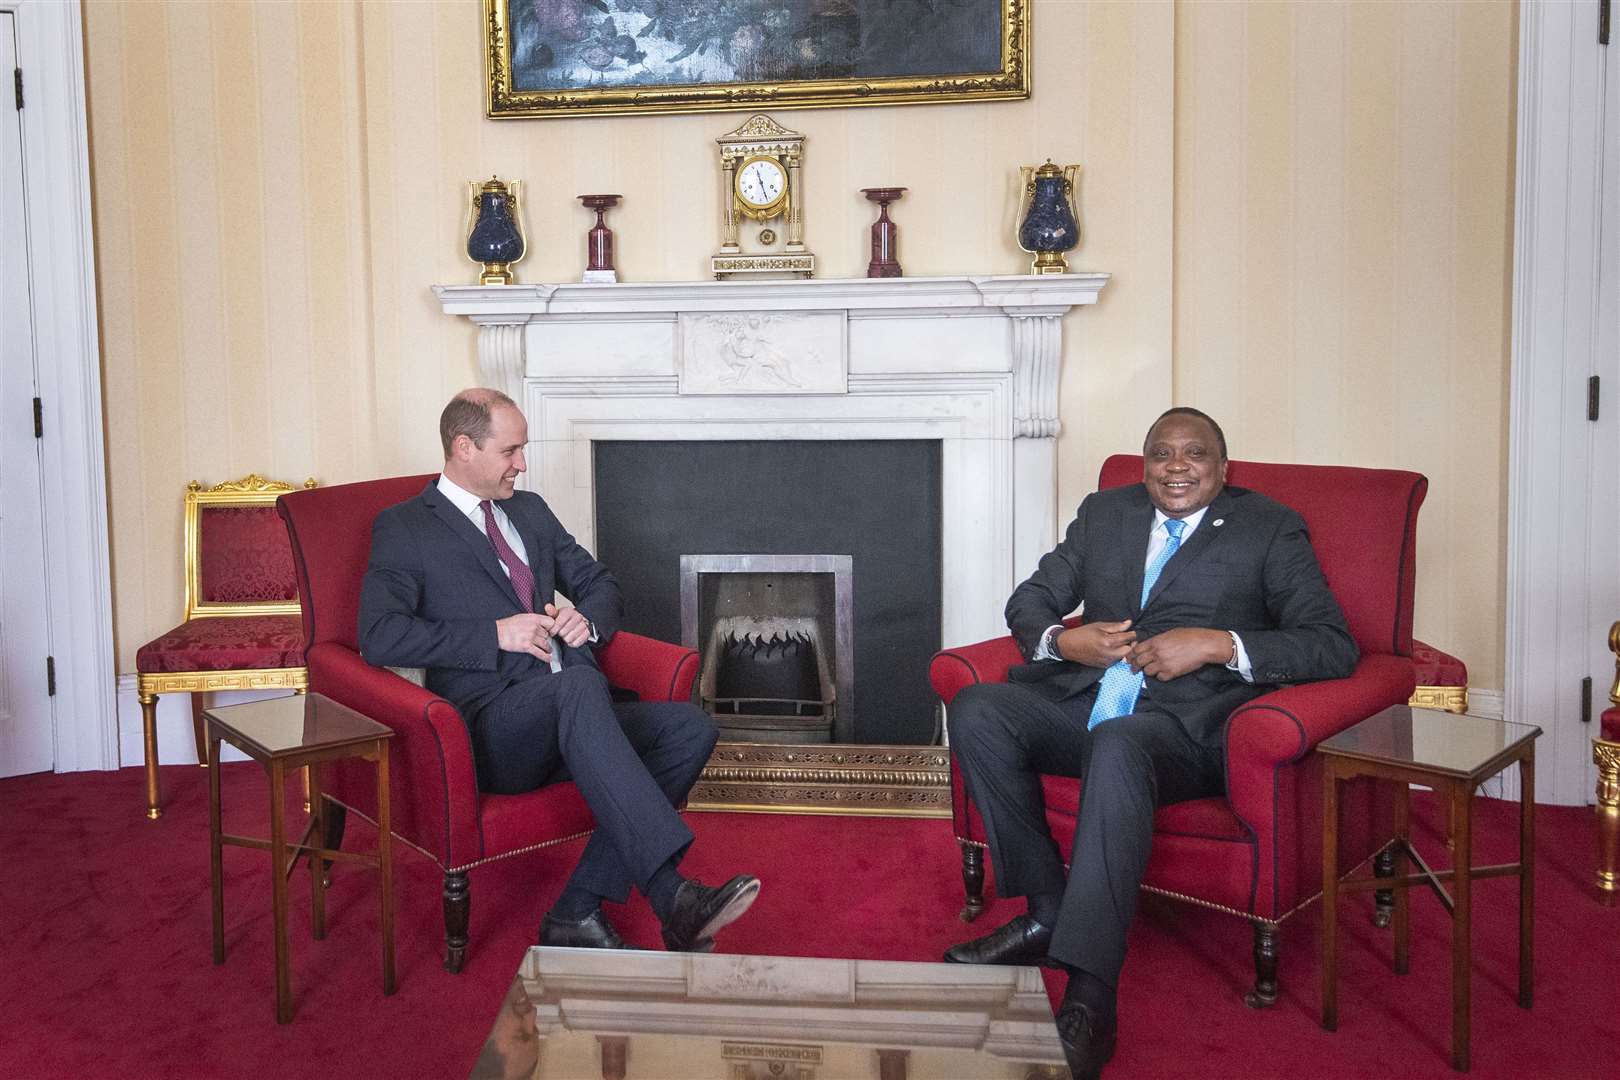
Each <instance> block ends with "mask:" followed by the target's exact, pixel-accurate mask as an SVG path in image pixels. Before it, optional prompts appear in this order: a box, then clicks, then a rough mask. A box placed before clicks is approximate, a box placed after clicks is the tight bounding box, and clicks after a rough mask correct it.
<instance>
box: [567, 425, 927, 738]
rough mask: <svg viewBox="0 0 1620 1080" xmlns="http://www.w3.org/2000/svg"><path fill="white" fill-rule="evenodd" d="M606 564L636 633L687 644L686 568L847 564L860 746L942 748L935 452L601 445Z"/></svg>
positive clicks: (884, 446) (791, 444)
mask: <svg viewBox="0 0 1620 1080" xmlns="http://www.w3.org/2000/svg"><path fill="white" fill-rule="evenodd" d="M592 450H593V465H592V467H593V472H594V483H595V491H596V552H595V554H596V556H597V558H599V559H601V561H602V562H604V563H606V564H607V565H608V567H609V568H611V569H612V571H613V573H614V576H615V577H617V578H618V579H619V583H620V585H621V586H623V588H624V595H625V620H624V628H625V629H627V630H631V631H634V632H635V633H638V634H646V635H648V636H651V637H656V638H661V639H663V640H665V641H679V640H680V639H681V597H680V560H681V556H682V555H695V554H715V555H725V554H761V555H772V554H774V555H803V554H837V555H843V554H847V555H849V556H851V559H852V562H853V574H852V577H853V593H854V632H855V672H854V676H855V692H854V695H853V696H854V699H855V704H856V715H855V717H854V730H855V741H856V742H860V743H896V744H917V743H932V742H936V741H937V740H938V735H939V732H938V724H937V721H936V715H937V709H936V702H935V700H934V697H933V694H932V692H931V691H930V690H929V687H928V679H927V672H928V661H929V658H930V657H931V656H932V655H933V654H934V653H935V652H936V651H937V650H938V649H939V648H940V618H941V581H942V556H941V549H940V537H941V494H940V493H941V476H942V471H941V461H940V444H939V442H938V441H935V440H909V439H907V440H899V439H896V440H891V439H868V440H836V441H834V440H792V441H787V440H750V441H701V442H686V441H682V442H664V441H658V442H654V441H598V442H595V443H593V444H592Z"/></svg>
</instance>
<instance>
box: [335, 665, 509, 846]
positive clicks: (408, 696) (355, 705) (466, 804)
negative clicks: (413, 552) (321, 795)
mask: <svg viewBox="0 0 1620 1080" xmlns="http://www.w3.org/2000/svg"><path fill="white" fill-rule="evenodd" d="M305 663H306V664H307V665H308V666H309V688H310V690H312V691H314V692H316V693H320V694H325V695H326V696H327V697H329V698H331V699H332V700H333V701H336V702H339V703H340V704H343V705H347V706H348V707H349V708H351V709H353V710H355V711H356V712H358V713H363V714H364V715H366V716H369V717H370V718H371V719H373V720H375V721H377V722H378V723H379V724H383V725H384V726H386V727H390V728H392V729H393V730H394V731H395V733H396V735H395V738H394V746H393V749H392V750H391V752H390V756H391V757H392V758H393V760H394V763H395V772H396V773H397V774H398V775H399V777H400V779H399V780H397V781H396V782H395V786H396V788H397V789H398V790H399V791H401V792H404V791H406V790H407V789H406V787H405V785H407V784H408V785H409V789H408V790H409V793H408V794H406V795H403V796H401V797H399V798H397V799H396V801H402V800H403V799H408V800H409V801H411V802H412V803H415V804H417V805H419V806H428V805H431V804H434V803H442V806H440V807H434V810H435V811H437V812H430V813H428V814H426V815H425V816H424V820H423V822H422V824H423V827H424V829H426V830H428V834H427V835H422V836H416V837H411V839H412V840H414V841H415V842H417V843H419V844H421V845H422V846H424V847H426V848H427V849H428V850H429V851H431V852H433V853H434V854H442V856H443V857H444V858H445V860H446V865H453V864H455V863H457V862H460V861H465V860H466V859H467V858H470V857H474V852H476V850H477V847H478V840H477V835H476V825H477V820H478V776H477V772H476V771H475V769H474V766H473V754H472V740H471V738H470V737H469V736H468V734H467V725H466V724H465V723H464V722H463V721H462V718H461V713H460V712H459V711H458V710H457V709H456V707H455V706H454V705H452V704H450V702H448V701H446V700H445V699H443V698H441V697H439V696H438V695H437V694H434V693H433V692H432V691H431V690H426V689H424V688H422V687H420V686H417V685H416V684H414V683H412V682H410V681H409V680H407V679H403V678H401V677H400V676H398V675H395V674H394V673H393V672H391V671H389V670H388V669H387V668H380V667H373V666H372V665H370V664H368V663H366V661H365V660H364V659H362V658H361V656H360V654H359V653H357V652H355V651H354V650H353V649H350V648H348V647H347V646H344V645H339V644H337V643H336V642H331V641H323V642H319V643H317V644H315V645H312V646H311V647H310V648H309V651H308V652H307V653H306V654H305ZM402 835H404V834H403V833H402Z"/></svg>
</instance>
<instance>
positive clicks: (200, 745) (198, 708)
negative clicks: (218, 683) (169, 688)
mask: <svg viewBox="0 0 1620 1080" xmlns="http://www.w3.org/2000/svg"><path fill="white" fill-rule="evenodd" d="M186 696H187V697H189V698H190V699H191V734H192V737H193V738H194V739H196V740H197V764H198V765H200V766H202V767H203V768H205V769H206V768H208V743H207V742H205V741H204V740H203V709H204V708H205V707H206V703H205V702H204V701H203V692H202V691H201V690H193V691H192V692H191V693H189V694H187V695H186ZM304 809H306V810H307V809H309V808H308V807H305V808H304Z"/></svg>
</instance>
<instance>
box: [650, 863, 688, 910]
mask: <svg viewBox="0 0 1620 1080" xmlns="http://www.w3.org/2000/svg"><path fill="white" fill-rule="evenodd" d="M685 880H686V879H685V878H683V877H681V875H680V872H679V871H677V870H676V869H675V860H674V859H670V860H669V861H668V862H666V863H664V865H663V866H660V867H659V868H658V869H657V870H655V871H653V876H652V878H651V879H650V880H649V881H648V882H647V887H646V888H645V889H643V890H642V892H644V893H646V894H647V900H648V901H649V902H650V903H651V904H652V909H653V913H654V914H655V915H657V916H658V921H659V922H665V923H667V922H669V915H670V912H672V911H674V910H675V891H676V890H677V889H679V888H680V887H681V883H682V882H684V881H685Z"/></svg>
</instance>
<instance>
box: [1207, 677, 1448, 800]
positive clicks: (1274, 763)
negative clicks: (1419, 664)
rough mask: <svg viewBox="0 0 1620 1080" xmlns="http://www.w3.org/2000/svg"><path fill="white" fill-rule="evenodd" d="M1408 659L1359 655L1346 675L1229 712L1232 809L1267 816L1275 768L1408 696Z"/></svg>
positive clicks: (1284, 691) (1268, 696)
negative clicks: (1358, 660)
mask: <svg viewBox="0 0 1620 1080" xmlns="http://www.w3.org/2000/svg"><path fill="white" fill-rule="evenodd" d="M1416 681H1417V680H1416V676H1415V674H1414V672H1413V668H1412V662H1411V660H1409V659H1408V658H1406V657H1404V656H1392V655H1389V654H1373V655H1371V656H1363V657H1362V658H1361V661H1360V662H1359V663H1358V664H1357V665H1356V670H1355V673H1354V674H1352V675H1351V676H1350V677H1349V678H1348V679H1329V680H1327V681H1325V682H1313V683H1302V684H1301V685H1299V686H1289V687H1285V688H1283V689H1281V690H1276V691H1273V692H1272V693H1269V694H1264V695H1262V696H1260V697H1257V698H1255V699H1254V700H1253V701H1250V702H1247V703H1245V704H1244V705H1241V706H1239V707H1238V708H1237V709H1236V710H1234V711H1233V713H1232V716H1231V719H1230V720H1229V721H1228V722H1227V728H1226V781H1227V794H1228V798H1230V799H1231V802H1232V808H1233V810H1235V811H1236V812H1237V814H1238V816H1239V817H1241V818H1244V819H1245V820H1249V821H1253V820H1257V819H1258V818H1259V817H1265V816H1269V813H1270V811H1269V809H1268V806H1269V803H1270V801H1271V792H1272V774H1273V771H1274V770H1275V769H1276V768H1277V767H1278V766H1281V765H1288V764H1291V763H1293V762H1296V761H1299V760H1300V759H1301V758H1303V757H1305V755H1307V754H1309V753H1310V752H1311V750H1312V749H1314V748H1315V746H1316V744H1317V743H1319V742H1321V741H1322V740H1323V739H1326V738H1329V737H1330V736H1333V735H1337V734H1338V733H1339V732H1341V731H1343V730H1344V729H1345V728H1348V727H1350V726H1352V725H1354V724H1357V723H1360V722H1361V721H1362V720H1365V719H1366V718H1367V717H1369V716H1371V715H1373V714H1374V713H1376V712H1378V711H1379V710H1381V709H1387V708H1388V707H1389V706H1391V705H1399V704H1401V703H1402V702H1404V701H1406V700H1407V699H1408V698H1410V697H1411V696H1412V688H1413V686H1415V685H1416Z"/></svg>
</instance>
